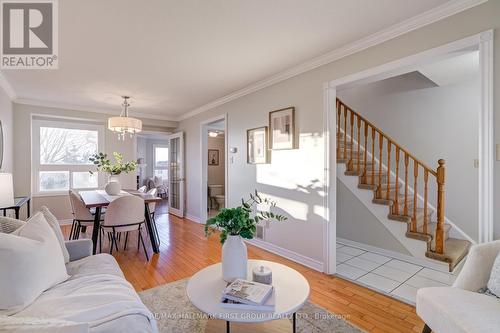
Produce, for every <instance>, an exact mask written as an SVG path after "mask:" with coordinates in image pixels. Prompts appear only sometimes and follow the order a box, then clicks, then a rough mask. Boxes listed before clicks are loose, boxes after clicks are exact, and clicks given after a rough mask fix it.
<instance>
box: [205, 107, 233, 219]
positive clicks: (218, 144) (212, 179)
mask: <svg viewBox="0 0 500 333" xmlns="http://www.w3.org/2000/svg"><path fill="white" fill-rule="evenodd" d="M201 143H202V150H201V151H202V153H201V164H202V182H201V184H202V188H201V192H202V193H201V207H202V208H201V209H202V211H201V214H200V215H201V216H200V218H201V221H200V222H201V223H204V222H205V221H206V220H207V219H208V218H211V217H214V216H215V215H217V213H218V212H219V211H220V210H221V209H222V208H225V207H226V205H227V202H228V200H227V188H228V186H227V171H228V170H227V126H226V117H225V116H221V117H218V118H214V119H211V120H209V121H207V122H205V123H203V124H202V125H201Z"/></svg>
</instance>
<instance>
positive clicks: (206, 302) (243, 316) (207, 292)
mask: <svg viewBox="0 0 500 333" xmlns="http://www.w3.org/2000/svg"><path fill="white" fill-rule="evenodd" d="M261 265H263V266H267V267H269V268H271V270H272V272H273V286H274V292H275V295H276V296H275V308H274V311H256V310H239V309H229V308H224V307H222V306H221V305H220V302H221V297H222V291H223V290H224V289H225V288H226V285H227V283H226V282H225V281H224V280H223V279H222V265H221V264H220V263H218V264H215V265H212V266H209V267H206V268H204V269H202V270H201V271H199V272H198V273H196V274H195V275H193V276H192V277H191V278H190V279H189V282H188V285H187V295H188V298H189V300H190V301H191V303H192V304H193V305H194V306H195V307H196V308H198V309H199V310H200V311H202V312H204V313H205V314H207V315H209V316H211V317H214V318H217V319H221V320H225V321H226V331H227V332H228V333H229V332H230V330H231V326H230V323H231V322H239V323H262V322H267V321H271V320H277V319H283V318H288V317H290V316H292V325H293V332H295V331H296V321H297V318H296V312H297V311H298V310H299V309H300V308H301V307H302V306H303V305H304V303H305V302H306V301H307V299H308V297H309V283H308V282H307V280H306V278H305V277H304V276H303V275H302V274H300V273H299V272H297V271H296V270H294V269H292V268H290V267H287V266H285V265H282V264H278V263H275V262H271V261H265V260H248V275H247V279H248V280H251V279H252V269H253V268H254V267H256V266H261Z"/></svg>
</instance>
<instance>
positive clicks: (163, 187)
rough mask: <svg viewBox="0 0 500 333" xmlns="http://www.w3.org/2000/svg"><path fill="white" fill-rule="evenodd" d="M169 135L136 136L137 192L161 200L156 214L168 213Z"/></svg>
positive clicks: (152, 133) (146, 134) (154, 133)
mask: <svg viewBox="0 0 500 333" xmlns="http://www.w3.org/2000/svg"><path fill="white" fill-rule="evenodd" d="M168 165H169V134H168V133H162V132H143V133H140V134H138V135H137V175H136V180H137V181H136V184H137V190H140V191H141V192H150V193H153V194H155V195H156V196H158V197H160V198H162V204H160V205H158V208H159V209H161V210H163V211H162V212H158V213H161V214H166V213H167V212H168V198H169V191H168V188H169V186H168V179H169V177H168Z"/></svg>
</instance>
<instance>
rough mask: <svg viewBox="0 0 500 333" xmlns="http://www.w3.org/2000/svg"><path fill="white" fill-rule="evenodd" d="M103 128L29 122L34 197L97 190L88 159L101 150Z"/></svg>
mask: <svg viewBox="0 0 500 333" xmlns="http://www.w3.org/2000/svg"><path fill="white" fill-rule="evenodd" d="M103 137H104V127H103V126H101V125H93V124H86V123H78V122H63V121H55V120H42V119H34V120H33V189H34V193H35V194H52V195H54V194H63V193H64V194H66V192H67V191H68V190H69V189H70V188H74V189H93V188H98V187H99V183H100V179H99V177H100V176H99V175H98V174H97V173H94V174H91V173H90V172H89V171H91V170H94V167H93V165H92V163H90V161H89V157H90V156H91V155H93V154H95V153H97V152H99V151H102V150H103V149H102V148H103V146H104V140H103Z"/></svg>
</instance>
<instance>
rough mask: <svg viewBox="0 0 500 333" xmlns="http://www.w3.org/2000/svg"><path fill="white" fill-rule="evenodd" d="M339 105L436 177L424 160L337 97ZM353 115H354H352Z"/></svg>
mask: <svg viewBox="0 0 500 333" xmlns="http://www.w3.org/2000/svg"><path fill="white" fill-rule="evenodd" d="M338 101H339V103H340V105H343V106H344V108H345V109H346V110H347V111H350V112H352V114H353V115H356V116H357V117H359V118H360V119H361V121H363V122H365V123H367V124H368V126H370V127H371V128H373V129H374V130H375V131H376V132H378V133H379V134H381V135H382V136H383V137H385V138H386V139H387V140H388V141H391V142H392V144H393V145H395V146H396V147H398V148H399V150H401V151H402V152H404V153H406V154H408V155H409V156H410V157H411V159H412V160H414V161H415V162H417V163H418V164H419V165H421V166H422V167H423V168H424V169H427V170H428V171H429V172H430V173H431V174H432V175H434V176H435V177H437V173H436V171H434V170H433V169H432V168H430V167H428V166H427V165H426V164H425V163H424V162H422V161H421V160H419V159H418V158H417V157H415V156H414V155H413V154H412V153H410V152H409V151H408V150H407V149H405V148H404V147H401V146H400V145H399V144H397V142H396V141H395V140H394V139H393V138H391V137H390V136H389V135H387V134H385V133H384V132H383V131H382V130H381V129H379V128H378V127H377V126H375V125H374V124H373V123H371V122H370V121H369V120H367V119H366V118H364V117H363V116H362V115H360V114H359V113H357V112H356V111H354V110H353V109H351V108H350V107H349V105H346V104H345V103H344V102H342V101H341V100H340V99H338ZM353 117H354V116H353Z"/></svg>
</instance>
